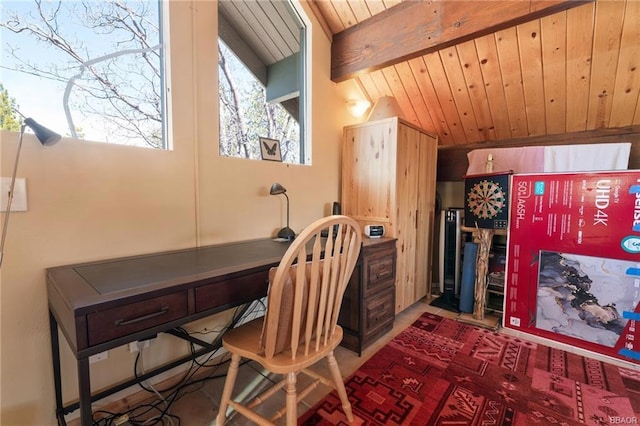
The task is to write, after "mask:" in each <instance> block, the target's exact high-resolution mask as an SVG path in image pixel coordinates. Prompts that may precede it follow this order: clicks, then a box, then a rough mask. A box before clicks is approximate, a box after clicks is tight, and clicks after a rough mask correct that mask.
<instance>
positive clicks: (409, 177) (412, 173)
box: [396, 124, 421, 313]
mask: <svg viewBox="0 0 640 426" xmlns="http://www.w3.org/2000/svg"><path fill="white" fill-rule="evenodd" d="M420 136H421V133H420V132H419V131H418V130H416V129H414V128H412V127H409V126H406V125H404V124H400V125H399V126H398V142H397V143H398V152H397V163H396V167H397V172H396V211H397V217H396V220H397V232H396V237H397V238H398V243H397V248H398V253H397V263H396V274H397V279H396V286H397V288H396V313H397V312H400V311H402V310H403V309H405V308H406V307H408V306H409V305H411V304H412V303H413V302H415V301H416V300H417V299H416V298H415V297H416V296H415V289H416V247H417V232H416V218H417V214H418V191H419V189H420V188H419V180H418V178H419V173H418V171H419V168H420V164H419V162H420V157H419V149H420Z"/></svg>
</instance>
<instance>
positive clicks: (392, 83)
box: [381, 66, 420, 126]
mask: <svg viewBox="0 0 640 426" xmlns="http://www.w3.org/2000/svg"><path fill="white" fill-rule="evenodd" d="M381 71H382V74H383V75H384V78H385V80H386V81H387V83H388V84H389V88H390V89H391V96H393V97H394V98H395V99H396V101H397V102H398V105H400V109H401V110H402V112H403V113H404V117H403V118H404V119H405V120H407V121H409V122H411V123H413V124H415V125H417V126H419V124H420V121H419V120H418V116H417V115H416V110H415V109H414V108H413V104H412V103H411V100H410V97H409V94H408V93H407V90H406V88H405V86H404V84H403V83H402V82H400V76H399V75H398V71H397V70H396V67H395V66H393V67H387V68H384V69H382V70H381Z"/></svg>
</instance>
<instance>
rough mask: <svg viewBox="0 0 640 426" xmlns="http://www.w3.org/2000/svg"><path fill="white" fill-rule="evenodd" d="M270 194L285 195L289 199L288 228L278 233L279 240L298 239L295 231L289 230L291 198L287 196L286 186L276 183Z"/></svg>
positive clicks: (272, 186)
mask: <svg viewBox="0 0 640 426" xmlns="http://www.w3.org/2000/svg"><path fill="white" fill-rule="evenodd" d="M269 194H271V195H280V194H282V195H284V196H285V198H286V199H287V226H285V227H284V228H282V229H281V230H280V231H278V238H282V239H284V240H287V241H291V240H293V239H294V238H295V237H296V233H295V232H293V229H291V228H289V196H288V195H287V190H286V188H285V187H284V186H282V185H280V184H279V183H277V182H276V183H274V184H273V185H271V189H270V190H269Z"/></svg>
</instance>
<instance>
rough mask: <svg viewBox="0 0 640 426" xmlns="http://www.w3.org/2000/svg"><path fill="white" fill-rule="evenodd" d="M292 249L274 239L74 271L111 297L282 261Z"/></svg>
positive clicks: (162, 254)
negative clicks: (178, 280) (285, 254)
mask: <svg viewBox="0 0 640 426" xmlns="http://www.w3.org/2000/svg"><path fill="white" fill-rule="evenodd" d="M288 247H289V244H288V243H283V242H275V241H272V240H254V241H244V242H236V243H230V244H223V245H216V246H208V247H201V248H193V249H187V250H180V251H174V252H167V253H158V254H150V255H145V256H139V257H133V258H124V259H114V260H110V261H104V262H99V263H90V264H85V265H78V266H75V267H73V270H74V271H75V272H76V273H77V274H78V275H79V276H80V277H82V278H83V279H84V280H85V281H86V282H87V284H89V285H90V286H91V287H93V289H94V290H95V291H96V292H98V293H100V294H107V293H112V292H117V291H122V290H128V289H132V288H137V287H144V286H149V285H153V284H157V283H160V282H164V281H172V280H176V279H179V278H181V277H193V276H198V275H206V277H207V278H211V277H213V276H215V275H219V274H226V273H232V272H236V271H239V270H245V269H247V268H250V267H252V266H260V265H263V264H271V263H274V262H279V261H280V259H281V258H282V256H283V255H284V253H285V251H286V250H287V248H288Z"/></svg>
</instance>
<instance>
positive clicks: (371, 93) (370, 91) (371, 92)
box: [355, 74, 382, 107]
mask: <svg viewBox="0 0 640 426" xmlns="http://www.w3.org/2000/svg"><path fill="white" fill-rule="evenodd" d="M355 80H356V81H357V82H358V84H359V85H360V87H361V88H362V89H363V90H364V92H365V93H364V95H365V97H366V98H367V99H368V100H369V102H371V106H372V107H373V104H374V103H375V101H376V100H377V99H378V98H379V97H380V96H382V95H381V94H380V92H378V88H377V87H376V85H375V83H374V82H373V79H372V78H371V74H362V75H361V76H359V77H358V78H356V79H355Z"/></svg>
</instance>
